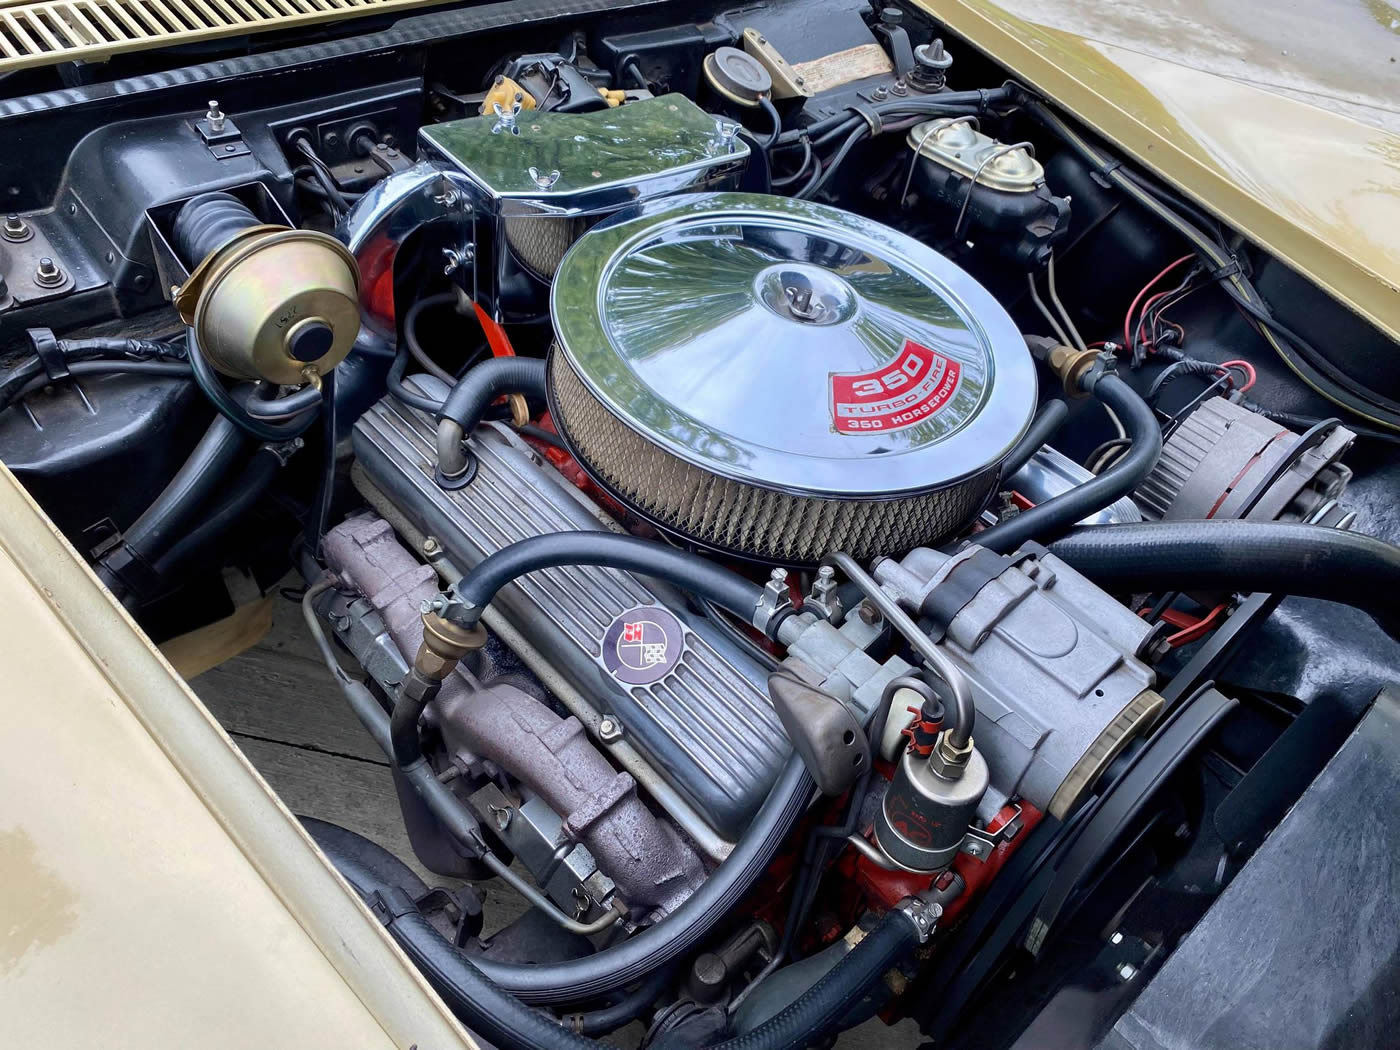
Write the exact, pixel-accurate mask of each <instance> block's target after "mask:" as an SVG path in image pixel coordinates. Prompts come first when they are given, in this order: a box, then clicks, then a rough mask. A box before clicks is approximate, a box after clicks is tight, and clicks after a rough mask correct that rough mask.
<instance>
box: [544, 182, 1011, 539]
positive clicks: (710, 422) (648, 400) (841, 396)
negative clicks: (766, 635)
mask: <svg viewBox="0 0 1400 1050" xmlns="http://www.w3.org/2000/svg"><path fill="white" fill-rule="evenodd" d="M551 310H552V314H553V320H554V326H555V333H556V337H557V342H556V346H555V348H554V350H553V351H551V354H550V366H549V394H550V401H551V409H552V411H553V413H554V418H555V419H556V421H557V423H558V425H559V428H560V430H561V432H562V433H563V435H564V437H565V439H566V441H567V442H568V443H569V445H570V447H571V449H572V450H573V451H574V453H575V455H576V456H577V457H578V459H579V461H580V462H581V463H582V464H583V466H584V467H585V469H586V470H588V471H589V473H590V474H592V476H593V477H594V478H595V479H597V480H598V481H599V482H600V483H601V484H602V485H604V486H605V487H606V488H607V489H609V490H610V491H611V492H612V493H614V494H615V495H616V496H617V497H618V498H619V499H621V500H622V501H623V502H624V503H626V504H627V505H628V506H630V507H631V508H632V509H634V510H635V511H637V512H638V513H639V514H640V515H642V516H643V517H645V518H647V519H649V520H651V521H653V522H654V523H656V524H657V525H658V526H660V527H661V528H663V529H665V530H667V531H669V532H671V533H673V534H678V535H680V536H682V537H684V538H686V539H688V540H690V541H693V542H695V543H698V544H700V545H702V546H704V547H710V548H715V549H719V550H723V551H727V552H731V553H735V554H739V555H742V556H745V557H752V558H757V559H762V560H767V561H778V562H784V563H789V564H804V563H808V564H809V563H813V562H816V561H818V560H819V559H820V558H821V557H822V556H823V555H825V554H826V553H827V552H829V551H831V550H835V549H841V550H846V551H848V552H850V553H852V554H853V555H855V556H856V557H858V558H864V557H870V556H874V555H876V554H880V553H889V552H891V551H902V550H906V549H909V548H911V547H914V546H918V545H921V544H924V545H928V544H937V543H939V542H942V541H943V540H946V539H948V538H950V537H952V536H954V535H956V534H957V533H958V532H960V531H961V530H962V529H964V528H966V527H967V526H968V525H969V524H970V522H971V521H972V519H973V518H974V517H975V516H976V514H977V513H978V511H979V510H980V509H981V507H982V506H983V504H984V503H985V502H986V500H987V498H988V497H989V496H990V495H991V493H992V492H993V490H994V488H995V486H996V483H997V480H998V477H999V472H1000V465H1001V462H1002V460H1003V459H1004V458H1005V456H1006V454H1007V453H1008V452H1009V451H1010V450H1011V449H1012V447H1013V446H1014V445H1015V444H1016V442H1017V440H1018V439H1019V438H1020V437H1021V435H1022V434H1023V433H1024V432H1025V429H1026V427H1027V426H1028V425H1029V422H1030V419H1031V416H1032V414H1033V412H1034V410H1035V404H1036V378H1035V369H1034V365H1033V362H1032V360H1031V357H1030V354H1029V352H1028V351H1027V349H1026V345H1025V342H1024V340H1023V338H1022V336H1021V333H1020V332H1019V330H1018V329H1017V327H1016V325H1015V323H1014V322H1013V321H1012V320H1011V318H1010V317H1009V316H1008V315H1007V313H1006V311H1005V310H1004V309H1003V308H1002V307H1001V305H1000V304H999V303H997V301H996V300H995V299H994V298H993V297H992V296H991V294H990V293H989V292H987V291H986V289H984V288H983V287H982V286H981V285H980V284H979V283H977V282H976V281H975V280H974V279H973V278H972V277H971V276H970V275H968V274H967V273H966V272H964V271H963V270H962V269H961V268H959V267H958V266H957V265H955V264H954V263H952V262H951V261H949V260H948V259H946V258H944V257H943V256H941V255H939V254H938V253H936V252H934V251H933V250H931V249H929V248H927V247H926V246H924V245H923V244H921V243H919V242H918V241H916V240H914V239H913V238H911V237H908V236H906V235H904V234H902V233H899V232H898V231H895V230H892V229H889V228H888V227H885V226H882V225H880V224H878V223H875V222H872V221H870V220H869V219H866V218H863V217H861V216H858V215H854V214H852V213H850V212H845V211H842V210H839V209H836V208H830V207H827V206H825V205H820V204H814V203H811V202H808V201H798V200H793V199H791V198H785V197H771V196H764V195H758V194H740V193H714V194H690V195H685V196H681V197H676V198H671V199H668V200H664V201H656V202H652V203H649V204H643V205H639V206H636V207H634V208H632V209H629V210H627V211H625V212H622V213H620V214H619V215H617V216H614V217H612V218H610V219H608V220H606V221H604V222H602V223H600V224H599V225H598V226H596V227H594V228H593V229H592V230H591V231H589V232H588V233H587V234H585V235H584V236H583V237H582V238H580V240H579V241H578V242H577V243H576V244H575V245H574V246H573V248H571V249H570V251H569V252H568V254H567V255H566V256H565V258H564V260H563V261H562V263H561V264H560V267H559V270H558V273H557V274H556V277H555V282H554V286H553V291H552V299H551Z"/></svg>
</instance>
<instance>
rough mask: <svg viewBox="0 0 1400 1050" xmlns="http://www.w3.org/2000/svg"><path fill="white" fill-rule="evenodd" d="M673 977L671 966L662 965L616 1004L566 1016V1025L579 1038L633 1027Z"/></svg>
mask: <svg viewBox="0 0 1400 1050" xmlns="http://www.w3.org/2000/svg"><path fill="white" fill-rule="evenodd" d="M672 976H673V972H672V969H671V967H669V966H660V967H658V968H657V969H656V970H655V971H653V972H652V973H649V974H647V976H646V977H645V978H643V979H642V981H641V983H640V984H638V985H637V987H636V988H634V989H632V991H630V992H628V993H627V994H626V995H624V996H623V997H622V998H620V999H619V1000H618V1001H617V1002H615V1003H612V1004H611V1005H609V1006H603V1007H599V1008H598V1009H597V1010H585V1011H583V1012H582V1013H571V1014H566V1015H565V1016H564V1026H565V1027H566V1028H568V1029H570V1030H571V1031H574V1032H577V1033H579V1034H580V1035H606V1034H607V1033H608V1032H613V1031H616V1030H617V1029H619V1028H621V1027H622V1026H623V1025H625V1024H631V1023H632V1022H633V1021H635V1020H636V1019H637V1018H638V1017H640V1016H641V1015H642V1013H643V1011H645V1010H646V1008H647V1007H649V1006H652V1005H654V1004H655V1003H656V1001H657V1000H658V999H660V998H661V994H662V993H663V992H664V991H665V990H666V986H667V985H668V984H670V983H671V977H672Z"/></svg>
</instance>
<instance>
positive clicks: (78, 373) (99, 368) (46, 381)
mask: <svg viewBox="0 0 1400 1050" xmlns="http://www.w3.org/2000/svg"><path fill="white" fill-rule="evenodd" d="M68 374H69V375H70V376H72V377H73V378H75V379H82V378H84V377H85V376H86V377H93V376H115V375H126V376H165V377H170V378H174V379H189V378H190V376H191V373H190V366H189V365H187V364H185V363H184V362H183V361H128V360H125V359H118V360H116V361H76V362H74V363H73V364H71V365H69V366H68ZM53 384H54V380H52V379H50V378H49V377H48V376H47V375H43V374H40V375H39V376H37V377H35V378H34V379H31V380H30V381H29V382H28V383H26V384H25V385H24V389H22V390H21V391H20V392H19V396H20V397H27V396H28V395H30V394H32V393H33V392H34V391H36V390H42V389H44V387H46V386H52V385H53ZM16 400H18V398H16ZM0 407H3V406H0Z"/></svg>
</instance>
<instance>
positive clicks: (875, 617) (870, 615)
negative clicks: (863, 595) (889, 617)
mask: <svg viewBox="0 0 1400 1050" xmlns="http://www.w3.org/2000/svg"><path fill="white" fill-rule="evenodd" d="M856 615H857V616H858V617H860V622H861V623H863V624H870V625H874V624H877V623H879V622H880V610H879V609H877V608H875V606H874V605H872V604H871V603H870V602H868V601H866V602H861V603H860V604H859V605H858V606H856Z"/></svg>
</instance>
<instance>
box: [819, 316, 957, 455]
mask: <svg viewBox="0 0 1400 1050" xmlns="http://www.w3.org/2000/svg"><path fill="white" fill-rule="evenodd" d="M961 375H962V369H961V368H960V367H959V366H958V363H957V362H956V361H954V360H952V359H951V358H948V357H944V356H943V355H942V354H940V353H938V352H936V351H934V350H930V349H929V348H928V347H926V346H920V345H919V344H918V343H916V342H914V340H912V339H906V340H905V342H904V349H902V350H900V352H899V355H898V356H897V357H895V359H894V360H893V361H890V362H889V363H888V364H885V365H881V366H880V367H879V368H877V369H874V370H873V371H870V372H833V373H831V421H832V424H833V425H834V426H835V427H836V430H837V433H840V434H870V433H873V432H876V431H890V430H903V429H904V428H905V427H912V426H913V425H914V424H915V423H922V422H923V421H924V420H925V419H928V418H929V417H930V416H932V415H933V414H934V413H935V412H937V411H938V410H939V409H941V408H942V407H943V406H944V405H946V404H947V403H948V402H949V401H950V400H951V399H952V397H953V394H954V392H955V391H956V390H957V389H958V379H959V378H960V377H961Z"/></svg>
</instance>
